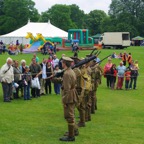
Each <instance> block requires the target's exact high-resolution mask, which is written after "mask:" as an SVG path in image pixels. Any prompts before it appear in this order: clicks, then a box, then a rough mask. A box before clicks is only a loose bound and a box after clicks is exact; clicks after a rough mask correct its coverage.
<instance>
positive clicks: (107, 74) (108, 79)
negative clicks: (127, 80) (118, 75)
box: [104, 57, 112, 88]
mask: <svg viewBox="0 0 144 144" xmlns="http://www.w3.org/2000/svg"><path fill="white" fill-rule="evenodd" d="M111 67H112V60H111V58H110V57H109V58H108V62H107V63H106V64H105V66H104V76H105V78H106V83H107V87H108V88H109V87H111V74H110V69H111Z"/></svg>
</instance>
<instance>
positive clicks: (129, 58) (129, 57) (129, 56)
mask: <svg viewBox="0 0 144 144" xmlns="http://www.w3.org/2000/svg"><path fill="white" fill-rule="evenodd" d="M127 61H128V64H129V67H130V65H131V63H132V55H131V53H129V54H128V58H127Z"/></svg>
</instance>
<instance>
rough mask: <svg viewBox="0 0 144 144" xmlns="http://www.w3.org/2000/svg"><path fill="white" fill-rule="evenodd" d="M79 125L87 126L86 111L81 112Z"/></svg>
mask: <svg viewBox="0 0 144 144" xmlns="http://www.w3.org/2000/svg"><path fill="white" fill-rule="evenodd" d="M77 125H78V127H85V111H83V112H80V121H79V123H78V124H77Z"/></svg>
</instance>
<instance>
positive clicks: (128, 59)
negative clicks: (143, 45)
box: [104, 52, 139, 90]
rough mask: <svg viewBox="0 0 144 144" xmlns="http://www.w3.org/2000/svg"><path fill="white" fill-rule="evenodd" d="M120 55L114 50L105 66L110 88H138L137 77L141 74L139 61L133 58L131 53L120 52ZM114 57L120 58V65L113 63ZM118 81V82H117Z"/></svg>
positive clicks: (105, 74) (107, 82) (105, 75)
mask: <svg viewBox="0 0 144 144" xmlns="http://www.w3.org/2000/svg"><path fill="white" fill-rule="evenodd" d="M120 55H121V56H120V57H119V56H117V55H116V53H115V52H114V53H113V55H112V56H111V57H109V58H108V62H107V63H106V64H105V66H104V77H105V78H106V85H107V87H108V88H111V89H112V90H113V89H117V90H122V89H123V85H124V84H125V85H124V88H125V90H130V89H137V77H138V75H139V72H138V70H139V66H138V61H137V60H135V61H134V60H133V58H132V55H131V53H128V54H127V53H126V52H124V53H123V54H122V53H120ZM113 58H119V59H120V63H119V65H118V66H116V64H114V63H112V59H113ZM116 82H117V83H116Z"/></svg>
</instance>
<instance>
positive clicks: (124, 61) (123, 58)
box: [122, 52, 127, 66]
mask: <svg viewBox="0 0 144 144" xmlns="http://www.w3.org/2000/svg"><path fill="white" fill-rule="evenodd" d="M126 61H127V53H126V52H124V53H123V55H122V62H123V65H124V66H126Z"/></svg>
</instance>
